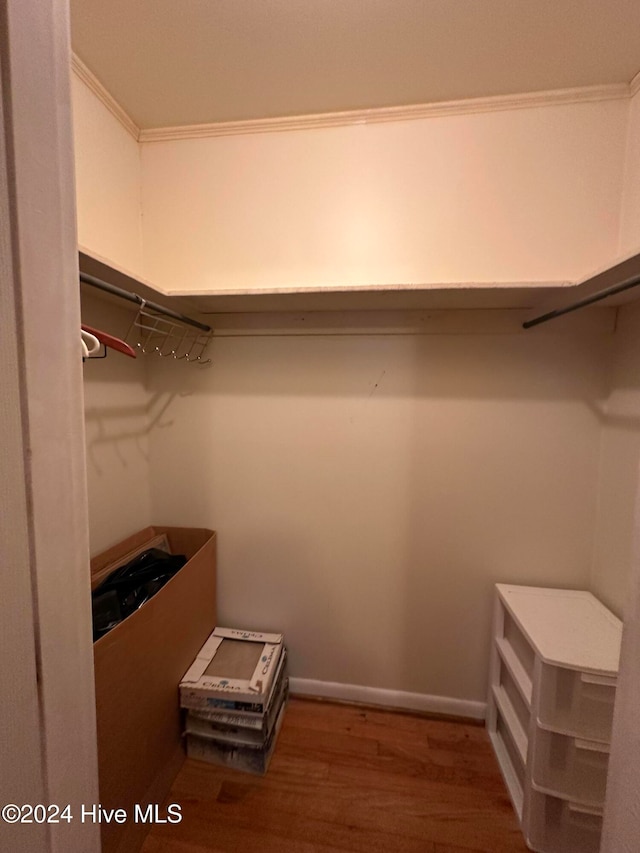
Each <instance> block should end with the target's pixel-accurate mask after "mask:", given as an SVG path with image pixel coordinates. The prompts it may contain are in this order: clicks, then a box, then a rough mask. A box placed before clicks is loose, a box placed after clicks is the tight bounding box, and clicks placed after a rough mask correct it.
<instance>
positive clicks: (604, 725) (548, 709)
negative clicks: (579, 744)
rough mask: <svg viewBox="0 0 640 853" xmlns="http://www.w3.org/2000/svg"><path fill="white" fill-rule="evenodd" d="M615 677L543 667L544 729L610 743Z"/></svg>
mask: <svg viewBox="0 0 640 853" xmlns="http://www.w3.org/2000/svg"><path fill="white" fill-rule="evenodd" d="M615 697H616V679H615V677H609V676H602V675H591V674H590V673H586V672H579V671H577V670H573V669H564V668H563V667H559V666H551V665H549V664H543V666H542V676H541V679H540V703H539V708H538V721H539V723H540V725H541V726H542V727H543V728H546V729H551V730H552V731H557V732H562V733H563V734H569V735H573V736H575V737H579V738H584V739H585V740H595V741H601V742H603V743H610V741H611V726H612V723H613V705H614V702H615Z"/></svg>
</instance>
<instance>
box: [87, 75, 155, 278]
mask: <svg viewBox="0 0 640 853" xmlns="http://www.w3.org/2000/svg"><path fill="white" fill-rule="evenodd" d="M71 83H72V97H73V129H74V141H75V159H76V194H77V217H78V243H79V245H80V246H82V247H83V248H86V249H88V250H90V251H91V252H92V253H93V254H97V255H100V256H102V257H105V258H108V259H110V260H111V261H113V262H115V263H116V264H118V265H119V266H121V267H124V268H125V269H127V270H129V271H131V272H133V273H137V274H138V275H143V273H144V270H143V264H142V234H141V189H140V151H139V146H138V143H137V142H136V140H135V139H134V138H133V137H132V136H131V134H129V133H128V132H127V131H126V130H125V129H124V127H123V126H122V125H121V124H120V122H119V121H118V120H117V119H116V118H115V117H114V116H113V115H112V114H111V113H110V112H109V110H108V109H107V108H106V107H105V106H104V104H103V103H102V102H101V101H100V100H99V99H98V98H97V97H96V96H95V94H94V93H93V92H92V91H91V90H90V89H89V88H88V86H87V85H86V84H85V83H84V82H83V81H82V80H80V79H79V77H77V76H76V75H75V74H72V75H71Z"/></svg>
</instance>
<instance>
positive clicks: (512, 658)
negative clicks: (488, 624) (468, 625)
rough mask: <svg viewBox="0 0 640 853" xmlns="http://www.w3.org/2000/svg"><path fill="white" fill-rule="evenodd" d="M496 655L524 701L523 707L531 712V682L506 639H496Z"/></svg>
mask: <svg viewBox="0 0 640 853" xmlns="http://www.w3.org/2000/svg"><path fill="white" fill-rule="evenodd" d="M496 646H497V649H498V653H499V655H500V657H501V658H502V660H503V662H504V665H505V666H506V668H507V669H508V670H509V674H510V675H511V677H512V678H513V680H514V682H515V685H516V687H517V688H518V692H519V693H520V695H521V696H522V698H523V699H524V702H525V705H526V706H527V708H528V709H529V710H531V700H532V697H533V682H532V681H531V677H530V675H529V673H528V672H527V671H526V669H525V668H524V667H523V666H522V664H521V663H520V659H519V658H518V656H517V655H516V653H515V652H514V650H513V648H512V647H511V644H510V643H509V641H508V640H507V639H506V637H498V638H497V639H496Z"/></svg>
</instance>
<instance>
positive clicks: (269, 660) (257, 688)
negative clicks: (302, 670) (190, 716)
mask: <svg viewBox="0 0 640 853" xmlns="http://www.w3.org/2000/svg"><path fill="white" fill-rule="evenodd" d="M283 648H284V645H283V636H282V634H261V633H258V632H256V631H242V630H238V629H235V628H220V627H217V628H216V629H215V631H214V632H213V633H212V634H211V636H210V637H209V639H208V640H207V642H206V643H205V644H204V646H203V647H202V649H201V650H200V652H199V653H198V656H197V657H196V659H195V661H194V662H193V664H192V665H191V667H190V668H189V670H188V671H187V673H186V674H185V675H184V677H183V679H182V681H181V682H180V703H181V705H182V707H183V708H189V709H191V710H198V709H200V708H225V709H228V710H232V711H250V712H255V713H259V714H263V713H264V712H265V711H266V709H267V705H268V701H269V696H270V693H271V688H272V685H273V681H274V676H275V673H276V670H277V666H278V661H279V660H280V656H281V654H282V650H283Z"/></svg>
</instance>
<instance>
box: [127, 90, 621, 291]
mask: <svg viewBox="0 0 640 853" xmlns="http://www.w3.org/2000/svg"><path fill="white" fill-rule="evenodd" d="M626 114H627V102H626V101H624V100H617V101H607V102H599V103H582V104H572V105H562V106H549V107H538V108H533V109H531V108H530V109H518V110H511V111H504V112H493V113H481V114H472V115H469V114H467V115H459V116H448V117H438V118H429V119H423V120H419V121H406V122H395V123H388V124H371V125H356V126H348V127H336V128H325V129H318V130H299V131H288V132H280V133H265V134H255V135H245V136H235V137H234V136H227V137H219V138H213V139H191V140H178V141H174V142H157V143H155V142H154V143H146V144H144V145H143V146H142V174H143V208H144V211H145V216H144V224H143V229H144V244H145V256H146V274H147V277H148V278H149V279H151V280H152V281H156V282H158V283H159V284H160V285H161V286H162V287H163V288H166V289H169V290H193V289H198V290H207V289H208V290H220V289H223V290H224V289H229V288H231V289H237V288H266V287H271V288H273V287H284V286H286V287H303V288H304V287H318V286H325V285H331V286H341V285H365V284H397V283H425V282H451V281H523V280H524V281H526V280H534V281H535V280H564V279H576V278H578V277H580V276H582V275H583V274H585V273H586V272H587V271H589V270H590V269H592V268H594V267H597V266H599V265H602V264H603V263H604V262H605V261H606V260H607V259H608V258H610V257H613V256H614V255H615V254H616V252H617V243H618V234H619V231H618V229H619V205H620V195H621V191H622V168H623V161H624V147H625V132H626Z"/></svg>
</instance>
